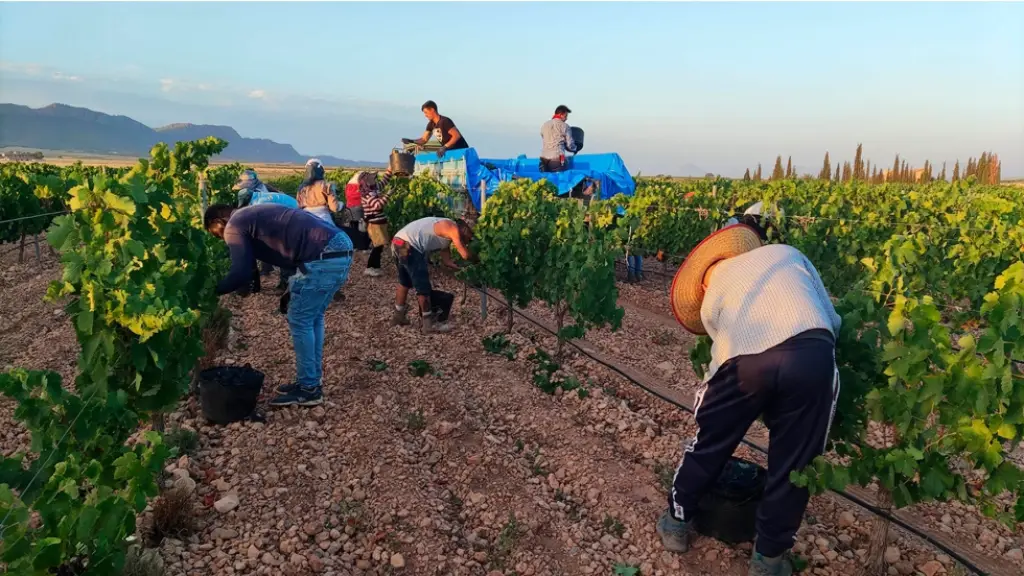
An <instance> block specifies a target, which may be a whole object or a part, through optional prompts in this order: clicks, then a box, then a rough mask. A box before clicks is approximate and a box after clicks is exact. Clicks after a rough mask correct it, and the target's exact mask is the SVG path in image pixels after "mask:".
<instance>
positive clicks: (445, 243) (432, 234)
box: [391, 217, 473, 333]
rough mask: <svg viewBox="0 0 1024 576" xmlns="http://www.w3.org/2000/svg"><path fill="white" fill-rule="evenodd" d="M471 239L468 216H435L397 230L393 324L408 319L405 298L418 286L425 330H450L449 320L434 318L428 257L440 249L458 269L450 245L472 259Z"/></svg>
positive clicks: (444, 258)
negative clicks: (439, 322)
mask: <svg viewBox="0 0 1024 576" xmlns="http://www.w3.org/2000/svg"><path fill="white" fill-rule="evenodd" d="M472 239H473V231H472V229H471V228H470V227H469V224H467V223H466V221H465V220H461V219H459V220H451V219H449V218H436V217H428V218H420V219H419V220H414V221H412V222H410V223H409V224H407V225H406V226H405V228H402V229H401V230H399V231H398V233H396V234H395V238H394V239H393V240H392V241H391V252H392V254H393V255H394V257H395V263H396V264H397V265H398V291H397V293H396V294H395V313H394V315H393V316H392V317H391V325H392V326H398V325H405V324H408V323H409V320H408V319H407V318H406V313H407V309H408V308H407V306H406V300H407V299H408V297H409V290H410V289H412V288H415V289H416V300H417V302H418V303H419V311H420V321H421V329H422V331H423V332H424V333H431V332H447V331H448V329H449V327H448V325H447V324H436V323H435V322H434V310H433V307H432V306H431V302H430V294H431V291H432V288H431V286H430V272H429V270H428V261H427V259H428V258H429V257H430V254H431V253H433V252H440V254H441V262H442V263H443V264H444V265H445V266H446V267H448V268H451V269H453V270H458V269H459V266H458V265H457V264H455V263H454V262H452V257H451V253H450V252H449V249H450V247H451V246H452V245H453V244H454V245H455V249H456V250H457V251H458V252H459V255H460V256H462V257H463V258H464V259H466V260H469V259H470V258H472V256H471V254H470V252H469V248H468V246H469V243H470V242H471V241H472Z"/></svg>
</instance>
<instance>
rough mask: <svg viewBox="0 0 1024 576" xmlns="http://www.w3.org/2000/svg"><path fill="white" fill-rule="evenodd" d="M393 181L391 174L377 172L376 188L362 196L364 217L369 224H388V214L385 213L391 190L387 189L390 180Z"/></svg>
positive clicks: (361, 202)
mask: <svg viewBox="0 0 1024 576" xmlns="http://www.w3.org/2000/svg"><path fill="white" fill-rule="evenodd" d="M390 181H391V174H389V173H388V172H384V173H383V174H377V182H376V184H375V185H374V190H373V191H372V192H370V193H369V194H363V195H361V196H360V198H359V200H360V202H359V203H360V204H361V205H362V206H363V219H364V220H366V223H367V224H386V223H387V221H388V218H387V216H385V215H384V207H385V206H386V205H387V203H388V195H389V194H390V192H388V191H387V190H385V188H386V187H387V185H388V182H390Z"/></svg>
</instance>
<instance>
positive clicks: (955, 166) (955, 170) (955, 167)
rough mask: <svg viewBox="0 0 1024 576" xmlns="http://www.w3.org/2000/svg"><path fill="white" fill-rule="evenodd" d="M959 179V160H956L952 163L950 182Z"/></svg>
mask: <svg viewBox="0 0 1024 576" xmlns="http://www.w3.org/2000/svg"><path fill="white" fill-rule="evenodd" d="M959 180H960V160H957V161H956V163H955V164H953V180H952V182H957V181H959Z"/></svg>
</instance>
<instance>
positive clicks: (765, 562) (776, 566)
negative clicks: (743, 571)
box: [747, 551, 793, 576]
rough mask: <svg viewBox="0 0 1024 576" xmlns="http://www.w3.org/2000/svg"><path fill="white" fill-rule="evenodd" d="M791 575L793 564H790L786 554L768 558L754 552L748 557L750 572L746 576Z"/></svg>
mask: <svg viewBox="0 0 1024 576" xmlns="http://www.w3.org/2000/svg"><path fill="white" fill-rule="evenodd" d="M792 574H793V563H792V562H790V560H789V554H788V553H784V554H780V555H779V556H775V557H774V558H769V557H768V556H765V555H763V554H761V553H760V552H757V551H755V552H754V554H753V555H752V556H751V557H750V571H749V572H747V576H791V575H792Z"/></svg>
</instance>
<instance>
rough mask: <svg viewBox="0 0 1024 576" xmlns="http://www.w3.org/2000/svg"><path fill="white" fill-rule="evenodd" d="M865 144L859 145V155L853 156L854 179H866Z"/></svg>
mask: <svg viewBox="0 0 1024 576" xmlns="http://www.w3.org/2000/svg"><path fill="white" fill-rule="evenodd" d="M863 147H864V145H863V144H857V153H856V154H855V155H854V156H853V179H854V180H863V179H864V157H863Z"/></svg>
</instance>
